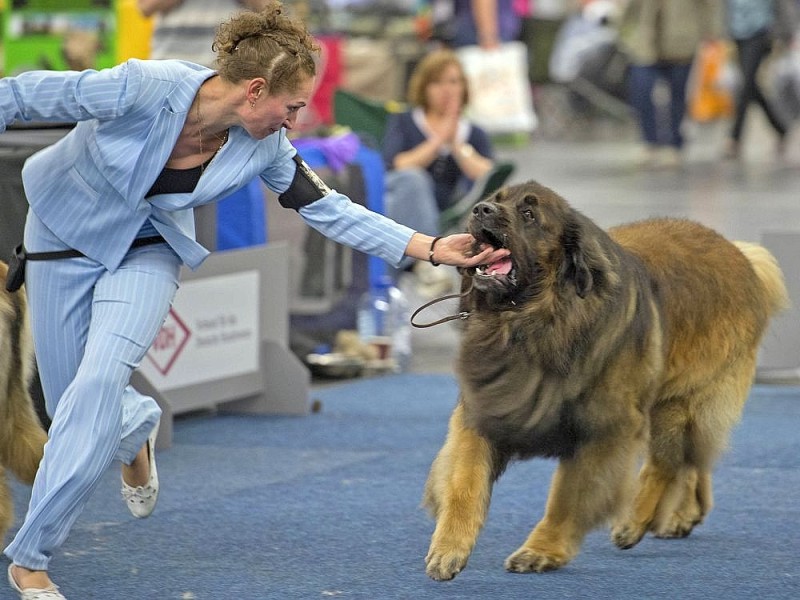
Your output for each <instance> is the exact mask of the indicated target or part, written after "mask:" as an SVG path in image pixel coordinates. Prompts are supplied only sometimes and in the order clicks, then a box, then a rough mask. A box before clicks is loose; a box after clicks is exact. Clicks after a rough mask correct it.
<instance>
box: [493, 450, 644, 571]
mask: <svg viewBox="0 0 800 600" xmlns="http://www.w3.org/2000/svg"><path fill="white" fill-rule="evenodd" d="M641 446H642V444H641V441H640V440H638V439H633V438H631V439H626V440H619V439H616V440H609V439H605V440H598V441H595V442H592V443H589V444H586V445H584V446H583V447H582V448H580V449H579V450H578V452H577V453H576V454H575V456H574V457H572V458H570V459H562V460H561V462H560V463H559V466H558V469H556V472H555V474H554V475H553V482H552V484H551V486H550V493H549V496H548V498H547V508H546V510H545V515H544V518H542V520H541V521H540V522H539V523H538V524H537V525H536V527H535V528H534V530H533V531H532V532H531V534H530V535H529V536H528V539H527V540H526V541H525V543H524V544H523V545H522V546H521V547H520V548H519V549H518V550H517V551H516V552H514V553H513V554H512V555H511V556H509V557H508V558H507V559H506V562H505V567H506V569H507V570H508V571H513V572H516V573H529V572H537V573H541V572H544V571H551V570H554V569H559V568H561V567H563V566H564V565H566V564H567V563H568V562H569V561H571V560H572V559H573V558H574V557H575V555H576V554H577V553H578V551H579V550H580V547H581V544H582V542H583V539H584V537H586V534H587V533H588V532H589V531H591V530H592V529H594V528H596V527H598V526H600V525H603V524H605V523H607V522H608V521H609V520H610V519H612V518H613V517H614V516H616V515H617V514H618V513H619V512H620V511H624V510H625V509H626V507H627V505H628V503H629V499H630V497H631V494H632V491H633V486H634V480H635V472H636V461H637V459H638V457H639V455H640V448H641Z"/></svg>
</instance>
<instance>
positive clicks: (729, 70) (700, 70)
mask: <svg viewBox="0 0 800 600" xmlns="http://www.w3.org/2000/svg"><path fill="white" fill-rule="evenodd" d="M732 54H733V50H732V48H731V46H730V45H729V44H727V43H725V42H721V41H715V42H707V43H705V44H702V45H701V46H700V49H699V50H698V52H697V56H696V58H695V61H694V64H693V65H692V74H691V77H690V84H689V93H688V96H689V98H688V103H689V116H690V117H691V118H692V119H694V120H695V121H699V122H706V121H713V120H715V119H721V118H727V117H730V116H731V115H733V110H734V97H735V94H736V88H737V87H738V85H739V79H740V78H739V74H738V71H737V69H736V67H735V66H734V64H733V61H732V60H731V57H732Z"/></svg>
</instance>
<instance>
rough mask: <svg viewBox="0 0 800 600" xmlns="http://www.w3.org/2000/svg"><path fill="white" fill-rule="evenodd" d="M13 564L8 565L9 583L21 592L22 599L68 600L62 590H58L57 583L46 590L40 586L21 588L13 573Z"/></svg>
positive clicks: (16, 590)
mask: <svg viewBox="0 0 800 600" xmlns="http://www.w3.org/2000/svg"><path fill="white" fill-rule="evenodd" d="M13 566H14V565H13V564H10V565H8V583H9V584H11V588H12V589H13V590H14V591H15V592H17V593H18V594H19V597H20V598H21V599H22V600H67V599H66V598H65V597H64V596H63V595H62V594H61V592H59V591H58V586H57V585H55V584H53V586H52V587H49V588H47V589H46V590H40V589H38V588H27V589H25V590H23V589H21V588H20V587H19V584H18V583H17V581H16V580H15V579H14V575H13V574H12V573H11V569H12V567H13Z"/></svg>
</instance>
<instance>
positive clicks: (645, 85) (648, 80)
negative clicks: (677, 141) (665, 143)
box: [628, 65, 659, 164]
mask: <svg viewBox="0 0 800 600" xmlns="http://www.w3.org/2000/svg"><path fill="white" fill-rule="evenodd" d="M658 77H659V74H658V67H657V66H655V65H631V67H630V72H629V77H628V97H629V99H630V104H631V106H632V107H633V109H634V110H635V111H636V115H637V118H638V120H639V129H640V131H641V136H642V141H643V142H644V144H645V147H644V149H643V150H642V155H641V156H640V162H641V163H642V164H648V163H651V162H652V161H653V160H654V159H655V151H656V148H657V146H658V120H657V113H656V105H655V101H654V100H653V90H654V88H655V85H656V82H657V81H658Z"/></svg>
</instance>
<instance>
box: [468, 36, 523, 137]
mask: <svg viewBox="0 0 800 600" xmlns="http://www.w3.org/2000/svg"><path fill="white" fill-rule="evenodd" d="M457 52H458V56H459V59H460V60H461V64H462V65H463V67H464V72H465V73H466V76H467V80H468V82H469V95H470V101H469V106H468V107H467V116H468V117H469V118H470V120H471V121H472V122H473V123H475V124H476V125H478V126H480V127H482V128H483V129H484V130H486V132H487V133H489V134H502V133H517V132H531V131H533V130H534V129H536V126H537V125H538V119H537V117H536V113H535V111H534V108H533V99H532V97H531V87H530V82H529V80H528V50H527V48H526V47H525V44H523V43H522V42H506V43H504V44H501V45H500V46H499V47H497V48H494V49H491V50H484V49H483V48H481V47H480V46H464V47H462V48H459V49H458V50H457Z"/></svg>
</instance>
